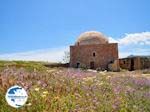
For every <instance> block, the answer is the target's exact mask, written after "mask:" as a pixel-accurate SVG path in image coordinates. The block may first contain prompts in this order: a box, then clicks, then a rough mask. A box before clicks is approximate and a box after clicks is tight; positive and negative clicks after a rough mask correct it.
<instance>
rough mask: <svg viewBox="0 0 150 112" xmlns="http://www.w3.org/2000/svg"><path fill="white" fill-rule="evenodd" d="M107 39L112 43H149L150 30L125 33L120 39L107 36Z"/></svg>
mask: <svg viewBox="0 0 150 112" xmlns="http://www.w3.org/2000/svg"><path fill="white" fill-rule="evenodd" d="M109 41H110V42H113V43H114V42H117V43H119V44H120V45H129V44H140V45H150V32H142V33H132V34H125V37H123V38H121V39H113V38H112V37H109Z"/></svg>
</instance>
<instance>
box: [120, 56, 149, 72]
mask: <svg viewBox="0 0 150 112" xmlns="http://www.w3.org/2000/svg"><path fill="white" fill-rule="evenodd" d="M132 60H133V63H132ZM132 64H133V65H132ZM119 65H120V67H121V68H123V69H128V70H139V69H146V68H150V58H148V57H139V56H137V57H129V58H124V59H119ZM132 67H133V68H132Z"/></svg>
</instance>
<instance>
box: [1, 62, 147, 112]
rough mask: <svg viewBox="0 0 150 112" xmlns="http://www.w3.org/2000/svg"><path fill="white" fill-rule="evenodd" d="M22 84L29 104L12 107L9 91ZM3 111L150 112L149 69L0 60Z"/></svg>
mask: <svg viewBox="0 0 150 112" xmlns="http://www.w3.org/2000/svg"><path fill="white" fill-rule="evenodd" d="M13 85H19V86H22V87H23V88H25V89H26V91H27V92H28V96H29V97H28V101H27V103H26V104H25V105H24V106H23V107H21V108H18V109H15V108H12V107H10V106H9V105H8V104H7V102H6V100H5V94H6V91H7V89H8V88H9V87H11V86H13ZM0 112H150V73H149V72H148V71H134V72H129V71H122V72H94V71H88V70H80V69H72V68H61V67H57V68H46V67H45V66H43V65H42V63H40V62H37V63H36V62H23V61H13V62H9V61H8V62H7V61H0Z"/></svg>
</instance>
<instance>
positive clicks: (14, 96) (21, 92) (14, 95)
mask: <svg viewBox="0 0 150 112" xmlns="http://www.w3.org/2000/svg"><path fill="white" fill-rule="evenodd" d="M5 98H6V101H7V102H8V104H9V105H10V106H12V107H14V108H19V107H21V106H23V105H24V104H25V103H26V101H27V99H28V95H27V92H26V91H25V89H24V88H22V87H20V86H17V85H16V86H12V87H11V88H9V89H8V90H7V93H6V96H5Z"/></svg>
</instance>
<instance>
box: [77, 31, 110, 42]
mask: <svg viewBox="0 0 150 112" xmlns="http://www.w3.org/2000/svg"><path fill="white" fill-rule="evenodd" d="M107 43H108V39H107V38H106V36H105V35H103V34H102V33H100V32H97V31H89V32H84V33H82V34H81V35H80V36H79V38H78V39H77V42H76V45H91V44H107Z"/></svg>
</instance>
